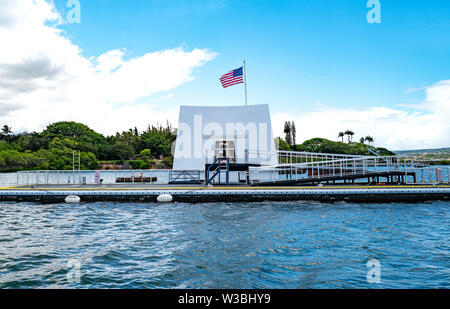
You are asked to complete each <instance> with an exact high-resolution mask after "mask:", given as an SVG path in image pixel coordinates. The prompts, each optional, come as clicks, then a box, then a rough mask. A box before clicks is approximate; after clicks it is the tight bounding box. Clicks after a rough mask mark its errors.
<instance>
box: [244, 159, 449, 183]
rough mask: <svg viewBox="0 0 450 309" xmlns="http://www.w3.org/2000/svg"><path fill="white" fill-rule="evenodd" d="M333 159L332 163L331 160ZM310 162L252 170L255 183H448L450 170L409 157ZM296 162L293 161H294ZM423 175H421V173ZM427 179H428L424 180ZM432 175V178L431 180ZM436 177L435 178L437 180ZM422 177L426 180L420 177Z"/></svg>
mask: <svg viewBox="0 0 450 309" xmlns="http://www.w3.org/2000/svg"><path fill="white" fill-rule="evenodd" d="M330 156H331V158H332V159H331V160H330V159H329V158H330ZM317 159H318V160H320V159H321V160H322V161H315V160H314V159H312V160H310V161H309V162H302V163H280V164H276V165H271V166H262V167H251V168H250V177H249V178H250V180H251V183H263V182H272V183H276V182H283V181H286V180H292V181H294V182H295V181H298V182H301V181H303V182H307V181H311V182H314V181H316V182H320V181H321V180H327V181H328V180H334V181H336V180H338V181H343V180H344V179H345V178H347V179H352V178H365V177H367V178H370V177H374V178H375V177H380V176H381V177H386V178H388V177H394V178H391V180H392V179H396V180H397V181H400V178H401V180H402V181H404V182H406V183H432V182H436V183H448V182H449V174H450V168H432V167H425V168H417V167H416V166H415V162H414V160H412V159H411V158H410V157H408V156H389V157H367V156H362V157H353V158H346V159H337V160H333V155H325V156H322V157H317ZM290 162H292V161H290ZM421 172H422V174H421V175H420V173H421ZM424 175H425V176H424ZM428 175H431V176H428ZM433 175H435V176H433ZM420 176H422V177H420Z"/></svg>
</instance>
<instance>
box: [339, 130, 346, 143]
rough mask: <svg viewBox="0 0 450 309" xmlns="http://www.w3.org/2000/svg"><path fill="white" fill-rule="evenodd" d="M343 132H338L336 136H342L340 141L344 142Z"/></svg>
mask: <svg viewBox="0 0 450 309" xmlns="http://www.w3.org/2000/svg"><path fill="white" fill-rule="evenodd" d="M344 136H345V135H344V132H339V135H338V138H342V142H344Z"/></svg>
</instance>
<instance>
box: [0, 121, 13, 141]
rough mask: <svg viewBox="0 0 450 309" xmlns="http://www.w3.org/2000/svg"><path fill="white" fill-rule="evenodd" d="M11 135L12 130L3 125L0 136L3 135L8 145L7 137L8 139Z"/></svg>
mask: <svg viewBox="0 0 450 309" xmlns="http://www.w3.org/2000/svg"><path fill="white" fill-rule="evenodd" d="M11 133H12V128H11V127H9V126H8V125H6V124H5V125H4V126H3V127H2V135H4V136H5V137H6V140H7V141H8V144H9V139H10V138H9V137H10V135H11Z"/></svg>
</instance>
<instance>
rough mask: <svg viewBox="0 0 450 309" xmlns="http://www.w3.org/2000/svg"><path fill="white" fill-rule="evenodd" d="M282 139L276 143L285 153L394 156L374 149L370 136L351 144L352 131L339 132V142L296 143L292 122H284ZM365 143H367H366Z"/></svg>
mask: <svg viewBox="0 0 450 309" xmlns="http://www.w3.org/2000/svg"><path fill="white" fill-rule="evenodd" d="M284 134H285V136H284V139H281V138H277V139H276V143H277V144H278V147H279V149H280V150H286V151H305V152H315V153H333V154H349V155H373V154H374V153H377V154H379V155H382V156H391V155H395V154H394V153H393V152H392V151H389V150H387V149H386V148H382V147H374V146H373V143H374V141H375V140H374V138H372V137H371V136H366V137H361V138H360V140H359V142H356V143H355V142H353V137H354V136H355V133H354V132H353V131H352V130H346V131H344V132H339V134H338V139H341V141H340V142H335V141H330V140H328V139H325V138H313V139H310V140H307V141H305V142H303V143H302V144H297V143H296V135H297V130H296V128H295V123H294V121H285V123H284ZM345 136H347V141H348V143H347V144H346V143H344V137H345ZM366 142H367V143H366Z"/></svg>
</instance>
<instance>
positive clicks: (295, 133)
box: [291, 121, 297, 146]
mask: <svg viewBox="0 0 450 309" xmlns="http://www.w3.org/2000/svg"><path fill="white" fill-rule="evenodd" d="M291 134H292V145H294V146H295V145H296V143H297V141H296V139H297V130H296V129H295V122H293V121H292V122H291Z"/></svg>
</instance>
